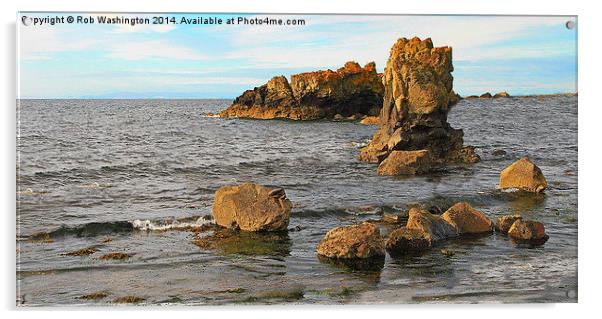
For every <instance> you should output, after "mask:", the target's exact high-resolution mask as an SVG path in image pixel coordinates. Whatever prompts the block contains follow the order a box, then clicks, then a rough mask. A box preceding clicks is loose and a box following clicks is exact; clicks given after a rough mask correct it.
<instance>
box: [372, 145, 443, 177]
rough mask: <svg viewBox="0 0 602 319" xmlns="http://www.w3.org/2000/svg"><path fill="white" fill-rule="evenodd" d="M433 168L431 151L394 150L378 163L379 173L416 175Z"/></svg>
mask: <svg viewBox="0 0 602 319" xmlns="http://www.w3.org/2000/svg"><path fill="white" fill-rule="evenodd" d="M431 169H432V162H431V157H430V155H429V151H427V150H420V151H393V152H391V154H389V156H387V158H386V159H385V160H384V161H382V162H381V163H380V165H378V169H377V170H376V174H378V175H415V174H423V173H426V172H428V171H430V170H431Z"/></svg>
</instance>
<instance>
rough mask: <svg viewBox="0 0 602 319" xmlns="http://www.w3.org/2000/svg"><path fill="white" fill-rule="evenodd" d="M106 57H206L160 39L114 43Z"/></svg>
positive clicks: (142, 58) (129, 58) (131, 58)
mask: <svg viewBox="0 0 602 319" xmlns="http://www.w3.org/2000/svg"><path fill="white" fill-rule="evenodd" d="M107 57H109V58H113V59H123V60H144V59H175V60H204V59H206V58H207V57H206V56H203V55H201V54H199V53H198V52H196V51H195V50H193V49H191V48H188V47H185V46H180V45H174V44H172V43H169V42H167V41H162V40H149V41H137V42H123V43H114V44H112V45H111V47H110V52H109V54H108V55H107Z"/></svg>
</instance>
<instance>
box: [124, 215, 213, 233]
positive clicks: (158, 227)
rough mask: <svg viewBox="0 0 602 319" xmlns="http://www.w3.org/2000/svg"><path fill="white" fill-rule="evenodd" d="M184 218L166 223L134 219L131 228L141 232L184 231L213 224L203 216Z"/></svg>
mask: <svg viewBox="0 0 602 319" xmlns="http://www.w3.org/2000/svg"><path fill="white" fill-rule="evenodd" d="M190 219H191V218H186V219H183V220H177V219H174V220H166V221H153V220H149V219H145V220H140V219H136V220H134V221H132V226H133V227H134V229H136V230H141V231H165V230H186V229H198V228H202V227H203V226H207V225H211V224H213V221H212V220H211V219H209V218H207V217H205V216H201V217H198V218H196V219H194V220H190Z"/></svg>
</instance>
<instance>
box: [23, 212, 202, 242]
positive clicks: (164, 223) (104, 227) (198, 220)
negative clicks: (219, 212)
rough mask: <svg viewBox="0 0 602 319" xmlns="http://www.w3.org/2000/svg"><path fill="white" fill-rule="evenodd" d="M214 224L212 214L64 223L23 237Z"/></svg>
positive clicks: (187, 227)
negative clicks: (156, 218) (56, 227)
mask: <svg viewBox="0 0 602 319" xmlns="http://www.w3.org/2000/svg"><path fill="white" fill-rule="evenodd" d="M212 224H213V220H212V218H211V217H210V216H192V217H185V218H180V219H175V218H171V219H164V220H150V219H145V220H141V219H136V220H133V221H113V222H91V223H86V224H83V225H77V226H66V225H63V226H61V227H59V228H58V229H55V230H53V231H50V232H38V233H34V234H31V235H28V236H25V237H22V239H26V240H32V241H37V240H41V239H45V240H47V239H59V238H64V237H67V236H73V237H94V236H101V235H111V234H119V233H131V232H134V231H167V230H190V229H199V228H202V227H204V226H208V225H212Z"/></svg>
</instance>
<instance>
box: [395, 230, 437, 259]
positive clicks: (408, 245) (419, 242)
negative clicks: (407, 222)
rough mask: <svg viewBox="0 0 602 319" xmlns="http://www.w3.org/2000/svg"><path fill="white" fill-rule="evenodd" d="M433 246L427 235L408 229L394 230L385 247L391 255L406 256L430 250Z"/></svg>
mask: <svg viewBox="0 0 602 319" xmlns="http://www.w3.org/2000/svg"><path fill="white" fill-rule="evenodd" d="M431 245H432V241H431V238H430V237H429V236H428V234H427V233H425V232H423V231H421V230H418V229H411V228H407V227H402V228H399V229H396V230H394V231H393V232H391V234H389V237H388V238H387V242H386V244H385V247H386V249H387V251H388V252H389V253H390V254H404V253H406V252H415V251H422V250H426V249H429V248H430V247H431Z"/></svg>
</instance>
